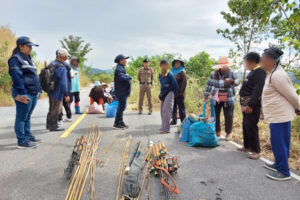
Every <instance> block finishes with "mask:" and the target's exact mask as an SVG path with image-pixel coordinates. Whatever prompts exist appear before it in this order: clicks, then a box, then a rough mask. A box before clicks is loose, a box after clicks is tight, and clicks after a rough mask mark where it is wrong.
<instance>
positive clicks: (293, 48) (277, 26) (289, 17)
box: [271, 0, 300, 70]
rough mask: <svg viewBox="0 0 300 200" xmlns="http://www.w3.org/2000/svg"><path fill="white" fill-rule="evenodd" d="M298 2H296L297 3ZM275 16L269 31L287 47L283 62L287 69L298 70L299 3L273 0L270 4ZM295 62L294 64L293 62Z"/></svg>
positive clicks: (295, 0) (299, 47) (288, 0)
mask: <svg viewBox="0 0 300 200" xmlns="http://www.w3.org/2000/svg"><path fill="white" fill-rule="evenodd" d="M297 2H298V3H297ZM272 8H273V10H274V14H275V16H274V17H273V18H272V20H271V22H272V28H271V31H272V33H274V37H275V38H276V39H278V41H279V43H280V44H281V45H282V46H283V48H286V49H288V52H289V53H288V55H287V60H286V62H285V63H284V64H285V66H286V67H287V68H289V69H292V68H293V67H292V65H294V66H296V67H294V68H296V69H297V67H298V70H299V69H300V66H297V64H299V62H300V4H299V1H297V0H274V1H273V4H272ZM295 63H296V64H295Z"/></svg>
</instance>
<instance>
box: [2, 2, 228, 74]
mask: <svg viewBox="0 0 300 200" xmlns="http://www.w3.org/2000/svg"><path fill="white" fill-rule="evenodd" d="M226 2H227V1H226V0H0V5H1V7H0V25H9V27H10V28H11V29H12V31H13V32H14V33H15V34H16V36H21V35H27V36H30V37H31V38H32V40H33V41H34V42H36V43H38V44H39V45H40V47H38V48H35V50H36V52H37V53H38V59H39V60H47V61H50V60H51V59H53V58H54V52H55V50H56V49H57V48H58V47H59V46H60V43H59V40H60V39H62V38H63V37H66V36H68V35H70V34H72V35H76V36H81V37H82V38H83V39H84V40H85V41H86V42H90V43H91V45H92V48H93V51H92V52H90V53H89V54H88V63H87V64H88V65H92V66H93V67H100V68H110V67H112V66H113V65H114V63H113V60H114V57H115V56H116V55H117V54H119V53H123V54H126V55H129V56H132V57H137V56H143V55H155V54H160V53H163V52H167V53H178V54H180V55H182V57H183V58H185V59H188V58H189V57H191V56H193V55H195V54H197V53H199V52H200V51H203V50H204V51H207V52H208V53H210V54H211V55H212V56H213V57H215V58H218V57H219V56H221V55H227V54H228V49H229V48H230V43H229V42H228V41H226V40H225V39H223V38H222V37H221V36H220V35H218V34H217V33H216V29H217V28H222V27H225V26H226V23H225V22H224V20H223V19H222V16H221V15H220V11H221V10H227V5H226Z"/></svg>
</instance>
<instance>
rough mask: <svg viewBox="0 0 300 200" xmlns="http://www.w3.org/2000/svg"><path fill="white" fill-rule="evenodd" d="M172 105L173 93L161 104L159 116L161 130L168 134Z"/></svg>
mask: <svg viewBox="0 0 300 200" xmlns="http://www.w3.org/2000/svg"><path fill="white" fill-rule="evenodd" d="M173 105H174V92H169V94H168V95H167V96H166V98H165V99H164V101H162V102H161V108H160V115H161V121H162V125H161V130H162V131H166V132H170V120H171V115H172V111H173Z"/></svg>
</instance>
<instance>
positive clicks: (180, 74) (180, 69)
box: [171, 59, 187, 125]
mask: <svg viewBox="0 0 300 200" xmlns="http://www.w3.org/2000/svg"><path fill="white" fill-rule="evenodd" d="M171 73H172V74H173V76H174V77H175V79H176V81H177V84H178V87H179V91H178V94H177V96H175V99H174V106H173V115H172V121H171V125H176V124H177V108H178V110H179V116H180V121H181V122H183V120H184V119H185V117H186V113H185V105H184V98H185V89H186V85H187V78H186V73H185V70H184V62H183V61H182V60H181V59H174V60H173V62H172V70H171Z"/></svg>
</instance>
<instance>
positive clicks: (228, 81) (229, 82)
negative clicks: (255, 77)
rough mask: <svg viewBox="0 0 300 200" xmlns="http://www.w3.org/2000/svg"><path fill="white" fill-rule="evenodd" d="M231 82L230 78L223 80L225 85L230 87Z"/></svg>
mask: <svg viewBox="0 0 300 200" xmlns="http://www.w3.org/2000/svg"><path fill="white" fill-rule="evenodd" d="M232 82H233V80H232V78H226V79H225V83H227V84H228V85H230V84H231V83H232Z"/></svg>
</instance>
